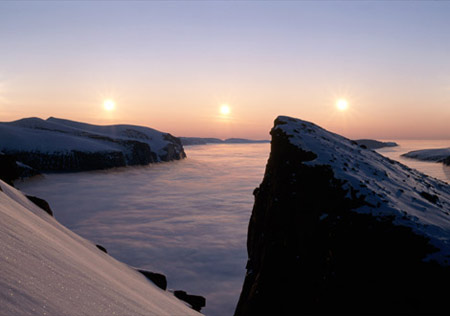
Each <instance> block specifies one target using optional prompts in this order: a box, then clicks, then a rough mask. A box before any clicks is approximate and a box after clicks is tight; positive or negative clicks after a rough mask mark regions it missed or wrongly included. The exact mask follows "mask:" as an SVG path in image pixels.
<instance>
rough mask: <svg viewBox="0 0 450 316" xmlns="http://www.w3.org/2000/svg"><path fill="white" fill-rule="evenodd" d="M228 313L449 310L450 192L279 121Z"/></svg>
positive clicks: (347, 144)
mask: <svg viewBox="0 0 450 316" xmlns="http://www.w3.org/2000/svg"><path fill="white" fill-rule="evenodd" d="M271 135H272V143H271V154H270V158H269V161H268V164H267V167H266V172H265V175H264V179H263V182H262V183H261V185H260V186H259V188H257V189H256V190H255V192H254V194H255V204H254V208H253V212H252V216H251V219H250V224H249V230H248V240H247V248H248V255H249V260H248V263H247V275H246V278H245V282H244V285H243V289H242V293H241V297H240V300H239V303H238V306H237V309H236V315H264V314H274V315H275V314H276V315H291V314H305V313H306V314H310V313H325V314H330V313H357V314H367V313H369V314H371V313H378V314H382V313H388V314H391V313H394V314H398V313H424V314H435V313H445V312H447V311H448V305H447V299H448V296H449V295H450V291H449V289H448V284H449V282H450V186H449V185H447V184H446V183H444V182H441V181H439V180H436V179H433V178H429V177H427V176H426V175H424V174H421V173H419V172H418V171H415V170H412V169H410V168H408V167H406V166H404V165H402V164H400V163H398V162H395V161H392V160H390V159H388V158H385V157H383V156H381V155H380V154H378V153H376V152H374V151H372V150H370V149H366V148H364V147H361V146H359V145H358V144H357V143H356V142H354V141H350V140H348V139H346V138H344V137H341V136H339V135H336V134H333V133H330V132H328V131H326V130H324V129H322V128H320V127H318V126H317V125H315V124H312V123H309V122H305V121H301V120H298V119H294V118H289V117H278V118H277V119H276V120H275V126H274V127H273V129H272V131H271Z"/></svg>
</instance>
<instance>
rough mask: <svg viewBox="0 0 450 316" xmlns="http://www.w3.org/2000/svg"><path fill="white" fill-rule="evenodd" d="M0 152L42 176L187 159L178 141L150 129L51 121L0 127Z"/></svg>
mask: <svg viewBox="0 0 450 316" xmlns="http://www.w3.org/2000/svg"><path fill="white" fill-rule="evenodd" d="M0 151H3V152H4V153H5V154H9V155H12V156H14V157H16V159H17V160H18V161H21V162H23V163H25V164H26V165H29V166H31V167H33V168H36V169H38V170H42V171H77V170H92V169H105V168H109V167H119V166H125V165H137V164H148V163H152V162H159V161H169V160H174V159H182V158H184V157H185V156H186V155H185V153H184V150H183V146H182V145H181V142H180V140H179V139H178V138H175V137H173V136H172V135H170V134H168V133H162V132H159V131H156V130H154V129H151V128H148V127H142V126H134V125H110V126H98V125H92V124H86V123H80V122H74V121H69V120H63V119H57V118H52V117H51V118H49V119H47V120H42V119H39V118H26V119H21V120H18V121H14V122H7V123H0Z"/></svg>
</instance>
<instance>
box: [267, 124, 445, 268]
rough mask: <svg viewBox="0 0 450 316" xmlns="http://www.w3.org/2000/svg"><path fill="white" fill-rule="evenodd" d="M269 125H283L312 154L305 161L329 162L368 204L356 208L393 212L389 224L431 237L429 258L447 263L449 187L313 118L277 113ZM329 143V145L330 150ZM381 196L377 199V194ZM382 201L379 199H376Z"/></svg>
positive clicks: (346, 186)
mask: <svg viewBox="0 0 450 316" xmlns="http://www.w3.org/2000/svg"><path fill="white" fill-rule="evenodd" d="M277 121H278V125H276V126H275V128H274V129H280V130H282V131H283V132H284V133H285V134H286V135H288V137H289V141H290V143H291V144H293V145H294V146H296V147H298V148H300V149H302V150H304V151H309V152H312V153H314V155H315V156H316V157H315V158H314V159H312V160H311V161H308V162H304V164H306V165H329V166H331V168H332V170H333V171H334V173H335V174H334V176H335V177H336V178H337V179H340V180H343V181H344V183H345V184H344V189H350V190H349V193H348V194H349V196H348V197H349V198H350V194H351V192H352V194H354V197H355V198H359V197H364V199H365V201H366V202H367V203H368V204H369V205H372V207H368V206H363V207H361V208H359V209H355V211H356V212H360V213H365V214H372V215H374V216H393V218H394V223H395V224H397V225H403V226H407V227H410V228H412V229H413V231H414V232H415V233H417V234H420V235H423V236H425V237H427V238H430V243H431V244H433V246H435V247H437V248H438V249H439V251H437V252H435V253H433V254H430V255H429V257H428V258H427V259H428V260H436V261H437V262H439V263H440V264H442V265H445V266H449V265H450V186H449V185H448V184H447V183H445V182H442V181H440V180H438V179H434V178H431V177H428V176H426V175H425V174H423V173H420V172H419V171H417V170H414V169H411V168H409V167H407V166H405V165H403V164H401V163H399V162H397V161H393V160H390V159H388V158H386V157H384V156H382V155H380V154H378V153H377V152H375V151H373V150H366V149H363V148H360V147H359V146H358V145H357V144H356V142H354V141H353V142H352V141H350V140H348V139H347V138H345V137H342V136H340V135H337V134H334V133H331V132H329V131H326V130H324V129H323V128H321V127H319V126H317V125H315V124H314V123H311V122H307V121H302V120H299V119H295V118H291V117H286V116H280V117H278V118H277ZM330 148H331V149H332V150H330ZM380 198H381V199H380ZM380 202H382V203H380Z"/></svg>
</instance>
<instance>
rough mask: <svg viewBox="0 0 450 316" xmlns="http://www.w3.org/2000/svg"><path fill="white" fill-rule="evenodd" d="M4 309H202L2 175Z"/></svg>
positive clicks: (0, 281)
mask: <svg viewBox="0 0 450 316" xmlns="http://www.w3.org/2000/svg"><path fill="white" fill-rule="evenodd" d="M0 253H1V256H0V269H1V273H0V306H1V314H2V315H73V316H80V315H105V316H106V315H108V316H109V315H144V316H147V315H158V316H159V315H199V313H197V312H195V311H194V310H192V309H191V308H189V307H187V306H186V305H185V304H184V303H183V302H181V301H179V300H178V299H176V298H175V297H174V296H173V294H171V293H169V292H167V291H163V290H161V289H159V288H158V287H156V286H155V285H154V284H153V283H151V282H149V281H148V280H147V279H146V278H145V277H144V276H143V275H142V274H141V273H139V272H137V271H135V270H134V269H131V268H130V267H128V266H127V265H125V264H123V263H121V262H118V261H117V260H115V259H114V258H112V257H110V256H109V255H107V254H105V253H104V252H102V251H100V250H99V249H98V248H97V247H96V246H95V245H94V244H92V243H91V242H89V241H87V240H85V239H83V238H81V237H80V236H78V235H76V234H75V233H73V232H72V231H70V230H68V229H67V228H65V227H64V226H62V225H60V224H59V223H58V222H57V221H56V220H55V219H54V218H53V217H51V216H49V215H48V214H47V213H45V212H44V211H43V210H41V209H40V208H39V207H37V206H36V205H34V204H33V203H32V202H30V201H29V200H28V199H27V198H26V197H25V196H24V195H23V194H22V193H21V192H19V191H17V190H16V189H14V188H13V187H11V186H9V185H7V184H5V183H4V182H3V181H1V180H0Z"/></svg>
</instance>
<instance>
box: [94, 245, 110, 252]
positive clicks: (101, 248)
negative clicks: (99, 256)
mask: <svg viewBox="0 0 450 316" xmlns="http://www.w3.org/2000/svg"><path fill="white" fill-rule="evenodd" d="M95 246H96V247H97V248H98V249H100V250H101V251H103V252H104V253H108V251H107V250H106V248H105V247H103V246H102V245H95Z"/></svg>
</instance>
